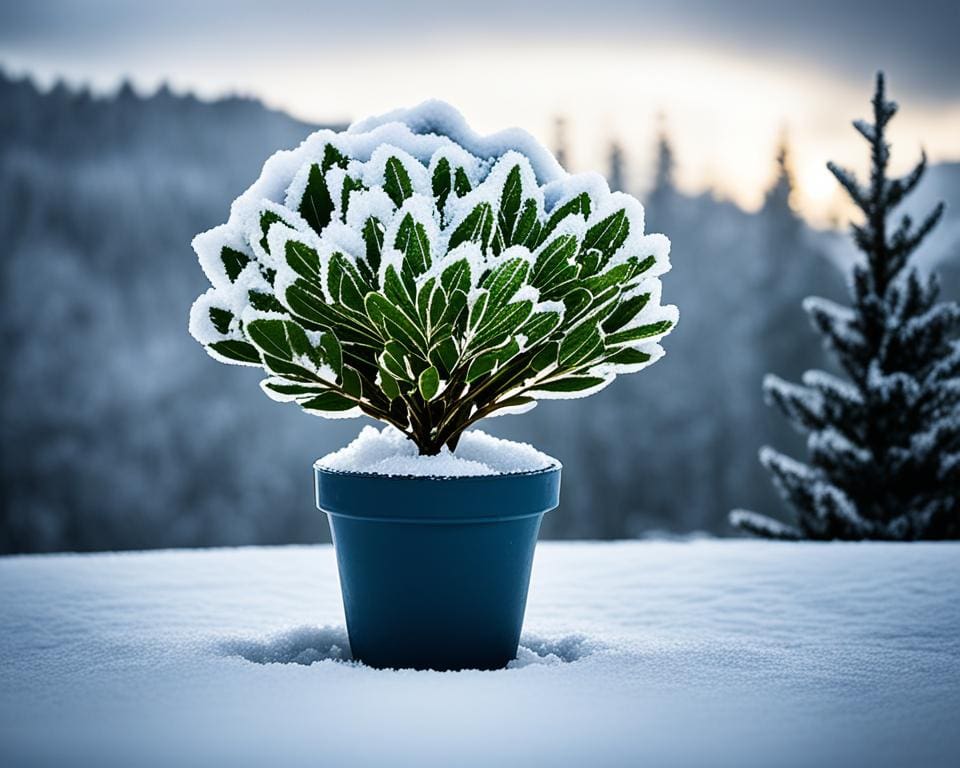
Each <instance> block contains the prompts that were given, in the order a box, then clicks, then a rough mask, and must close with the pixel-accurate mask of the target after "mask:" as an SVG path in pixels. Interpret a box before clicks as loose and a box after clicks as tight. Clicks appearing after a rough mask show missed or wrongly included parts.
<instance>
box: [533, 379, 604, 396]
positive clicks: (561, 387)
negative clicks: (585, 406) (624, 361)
mask: <svg viewBox="0 0 960 768" xmlns="http://www.w3.org/2000/svg"><path fill="white" fill-rule="evenodd" d="M605 381H606V379H604V378H601V377H600V376H567V377H566V378H563V379H557V380H556V381H551V382H548V383H546V384H538V385H536V387H534V389H535V390H536V391H538V392H582V391H583V390H585V389H592V388H593V387H598V386H600V385H601V384H603V383H604V382H605Z"/></svg>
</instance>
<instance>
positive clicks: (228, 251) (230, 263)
mask: <svg viewBox="0 0 960 768" xmlns="http://www.w3.org/2000/svg"><path fill="white" fill-rule="evenodd" d="M220 261H221V262H222V263H223V271H224V272H226V273H227V277H228V278H230V282H231V283H235V282H236V281H237V278H238V277H240V273H241V272H242V271H243V268H244V267H245V266H247V264H249V263H250V257H249V256H247V254H245V253H243V252H242V251H238V250H236V249H234V248H231V247H230V246H228V245H225V246H223V248H221V249H220Z"/></svg>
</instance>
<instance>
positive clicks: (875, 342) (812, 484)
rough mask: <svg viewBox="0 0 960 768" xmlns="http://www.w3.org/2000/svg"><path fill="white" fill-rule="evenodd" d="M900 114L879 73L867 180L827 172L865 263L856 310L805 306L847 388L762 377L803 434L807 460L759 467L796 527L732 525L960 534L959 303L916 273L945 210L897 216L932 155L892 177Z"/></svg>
mask: <svg viewBox="0 0 960 768" xmlns="http://www.w3.org/2000/svg"><path fill="white" fill-rule="evenodd" d="M896 110H897V106H896V104H895V103H893V102H890V101H887V100H886V98H885V96H884V80H883V74H882V73H880V74H878V75H877V84H876V92H875V94H874V97H873V122H872V123H869V122H866V121H862V120H857V121H855V122H854V127H855V128H856V129H857V131H859V132H860V134H862V135H863V137H864V138H865V139H866V140H867V142H868V143H869V144H870V150H871V172H870V181H869V184H866V185H863V184H861V183H860V182H859V181H858V180H857V179H856V177H855V176H854V174H853V173H852V172H850V171H848V170H846V169H844V168H841V167H839V166H837V165H834V164H833V163H830V164H829V166H828V167H829V168H830V171H831V172H832V173H833V174H834V176H836V178H837V180H838V181H839V182H840V184H841V185H842V186H843V188H844V189H845V190H846V191H847V193H848V194H849V195H850V198H851V199H852V200H853V202H854V203H855V204H856V206H857V207H858V208H859V209H860V210H861V211H862V212H863V222H862V223H860V224H853V225H852V235H853V239H854V242H855V243H856V246H857V248H858V249H859V250H860V252H861V253H862V255H863V258H862V259H860V260H858V261H857V263H855V264H854V266H853V269H852V273H851V279H850V286H849V288H850V296H851V299H852V302H853V306H852V307H850V308H848V307H844V306H841V305H839V304H836V303H834V302H830V301H827V300H825V299H819V298H813V297H811V298H808V299H807V300H806V301H805V302H804V309H805V310H806V311H807V313H808V314H809V315H810V318H811V320H812V322H813V325H814V327H815V328H816V329H817V330H818V331H819V332H820V333H821V334H822V336H823V337H824V344H825V346H826V348H827V349H828V350H829V351H830V352H832V353H833V355H834V356H835V358H836V360H837V362H838V363H839V365H840V367H841V368H842V369H843V371H844V372H845V373H846V374H847V376H849V379H850V380H849V381H845V380H843V379H841V378H839V377H837V376H834V375H831V374H829V373H825V372H823V371H808V372H807V373H806V374H805V375H804V376H803V384H802V385H796V384H790V383H788V382H786V381H783V380H782V379H779V378H777V377H775V376H767V378H766V379H765V381H764V390H765V392H766V395H767V400H768V402H769V403H772V404H775V405H777V406H778V407H779V408H780V410H781V411H783V413H784V414H785V415H786V416H787V418H788V419H789V420H790V421H791V423H792V424H793V425H794V426H795V427H797V428H798V429H799V430H801V431H803V432H808V433H809V437H808V443H807V446H808V452H809V464H803V463H801V462H799V461H795V460H794V459H791V458H789V457H787V456H785V455H783V454H781V453H778V452H777V451H775V450H773V449H772V448H769V447H765V448H763V449H762V451H761V452H760V460H761V462H762V463H763V464H764V465H765V466H766V468H767V469H768V470H769V471H770V473H771V475H772V476H773V481H774V484H775V485H776V487H777V489H778V490H779V491H780V493H781V495H782V496H783V497H784V499H785V500H786V501H787V502H788V503H789V504H790V506H791V507H792V508H793V510H794V512H795V515H796V524H795V525H793V526H791V525H786V524H784V523H780V522H778V521H776V520H773V519H771V518H768V517H764V516H762V515H758V514H756V513H754V512H746V511H743V510H737V511H734V512H733V513H732V514H731V516H730V519H731V522H732V523H733V525H735V526H737V527H739V528H741V529H743V530H745V531H748V532H750V533H754V534H757V535H760V536H765V537H770V538H781V539H800V538H810V539H899V540H911V539H944V538H957V537H960V341H957V340H956V338H955V337H956V331H957V328H958V327H960V306H958V305H957V303H956V302H943V303H937V296H938V283H937V280H936V278H935V276H929V277H924V276H922V275H921V274H920V273H919V272H918V271H917V269H916V268H915V267H914V266H912V265H911V264H909V259H910V256H911V254H912V253H913V252H914V251H915V250H916V249H917V247H918V246H919V245H920V243H921V242H923V240H924V238H925V237H926V236H927V234H929V232H930V230H931V229H933V227H934V226H935V225H936V223H937V221H938V220H939V219H940V216H941V214H942V212H943V204H942V203H941V204H939V205H938V206H937V207H936V208H934V209H933V210H932V211H931V212H930V213H929V214H928V215H927V216H926V217H925V218H924V220H923V221H922V222H921V223H920V224H919V225H917V226H914V224H913V222H912V221H911V219H910V217H909V216H903V217H902V218H901V220H900V223H899V225H897V226H896V228H891V227H890V223H889V221H888V219H889V217H890V215H891V213H892V211H893V210H894V209H895V208H896V206H897V205H898V204H899V203H900V202H902V201H903V199H904V198H905V197H906V196H907V195H908V194H909V193H910V192H911V191H912V190H913V189H914V188H915V187H916V186H917V184H918V183H919V181H920V179H921V177H922V176H923V173H924V170H925V168H926V156H925V155H923V156H922V157H921V160H920V162H919V163H918V164H917V166H916V167H915V168H914V169H913V170H912V171H911V172H910V173H908V174H907V175H906V176H904V177H902V178H889V177H888V176H887V165H888V162H889V157H890V147H889V144H888V143H887V141H886V138H885V134H886V128H887V124H888V123H889V122H890V120H891V118H892V117H893V116H894V114H895V112H896Z"/></svg>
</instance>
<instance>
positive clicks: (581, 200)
mask: <svg viewBox="0 0 960 768" xmlns="http://www.w3.org/2000/svg"><path fill="white" fill-rule="evenodd" d="M574 215H577V216H582V217H583V218H584V219H586V218H587V217H588V216H589V215H590V195H588V194H587V193H586V192H582V193H580V194H579V195H577V196H576V197H574V198H572V199H570V200H568V201H567V202H565V203H563V205H561V206H560V207H558V208H557V209H556V210H555V211H554V212H553V213H551V214H550V218H549V219H548V220H547V225H546V226H545V227H544V228H543V234H542V235H541V236H540V239H541V241H543V240H546V239H547V238H548V237H549V236H550V235H551V234H552V233H553V230H555V229H556V228H557V226H558V225H559V224H560V222H561V221H563V220H564V219H565V218H567V216H574Z"/></svg>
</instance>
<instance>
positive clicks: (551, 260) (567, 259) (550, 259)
mask: <svg viewBox="0 0 960 768" xmlns="http://www.w3.org/2000/svg"><path fill="white" fill-rule="evenodd" d="M576 254H577V238H576V235H560V236H559V237H556V238H554V239H553V240H551V241H550V242H549V243H547V244H546V245H545V246H543V247H542V248H541V249H540V253H538V254H537V259H536V261H535V262H534V264H533V273H532V274H531V276H530V284H531V285H532V286H533V287H534V288H538V289H540V290H541V291H542V292H543V293H544V294H546V293H548V292H550V291H551V289H554V288H556V287H557V286H559V285H562V284H563V283H565V282H568V281H570V280H573V279H574V278H575V277H576V276H577V268H576V266H574V264H573V259H574V257H575V256H576Z"/></svg>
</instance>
